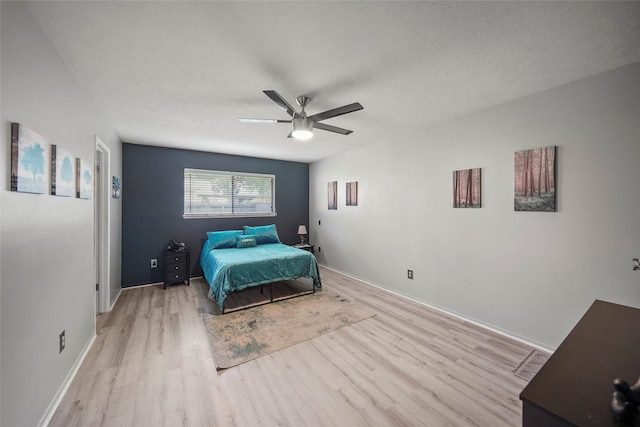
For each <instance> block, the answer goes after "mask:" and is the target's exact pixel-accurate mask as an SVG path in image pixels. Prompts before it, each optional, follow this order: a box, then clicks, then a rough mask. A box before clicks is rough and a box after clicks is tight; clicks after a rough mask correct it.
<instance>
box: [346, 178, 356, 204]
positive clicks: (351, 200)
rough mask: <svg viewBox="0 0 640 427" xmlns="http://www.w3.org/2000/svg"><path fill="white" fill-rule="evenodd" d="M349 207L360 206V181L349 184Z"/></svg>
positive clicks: (347, 191) (347, 193) (347, 192)
mask: <svg viewBox="0 0 640 427" xmlns="http://www.w3.org/2000/svg"><path fill="white" fill-rule="evenodd" d="M346 195H347V202H346V203H347V206H358V181H354V182H347V190H346Z"/></svg>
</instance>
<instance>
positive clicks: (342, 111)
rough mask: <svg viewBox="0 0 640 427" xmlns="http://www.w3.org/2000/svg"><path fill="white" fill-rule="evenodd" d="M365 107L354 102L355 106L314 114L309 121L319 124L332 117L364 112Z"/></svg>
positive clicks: (345, 106) (350, 105)
mask: <svg viewBox="0 0 640 427" xmlns="http://www.w3.org/2000/svg"><path fill="white" fill-rule="evenodd" d="M363 108H364V107H363V106H362V105H360V103H359V102H354V103H353V104H349V105H344V106H342V107H338V108H334V109H333V110H327V111H323V112H322V113H318V114H314V115H313V116H309V119H311V120H313V121H314V122H319V121H320V120H326V119H330V118H331V117H337V116H341V115H343V114H347V113H353V112H354V111H359V110H362V109H363Z"/></svg>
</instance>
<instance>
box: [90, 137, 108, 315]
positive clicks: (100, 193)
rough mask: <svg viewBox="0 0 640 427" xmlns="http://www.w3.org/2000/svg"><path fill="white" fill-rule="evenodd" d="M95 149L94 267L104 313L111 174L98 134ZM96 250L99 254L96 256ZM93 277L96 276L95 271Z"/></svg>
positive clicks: (99, 309)
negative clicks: (95, 212) (95, 240)
mask: <svg viewBox="0 0 640 427" xmlns="http://www.w3.org/2000/svg"><path fill="white" fill-rule="evenodd" d="M95 150H96V160H97V162H96V164H97V166H98V167H99V168H100V172H99V175H98V180H97V181H96V189H97V191H96V195H95V197H96V198H98V197H99V198H100V199H99V200H97V201H98V203H97V206H98V207H94V209H98V208H99V209H100V212H99V215H96V216H94V218H99V220H96V221H95V222H94V227H95V236H99V237H98V239H97V242H94V268H95V269H96V270H97V271H99V272H100V277H99V282H98V283H100V288H99V290H98V313H106V312H108V311H109V310H110V309H111V298H110V295H109V294H110V289H111V238H110V237H111V191H110V190H111V185H110V184H111V183H110V180H109V177H110V176H111V151H110V150H109V147H107V145H106V144H105V143H104V142H102V140H101V139H100V137H98V135H95ZM98 153H99V154H98ZM94 206H96V205H94ZM94 239H95V237H94ZM98 242H99V243H100V250H99V251H96V250H95V246H96V245H97V243H98ZM98 252H99V254H100V256H97V254H98ZM98 258H99V259H98ZM98 266H99V268H98ZM94 277H97V275H96V274H95V271H94ZM96 314H97V313H96Z"/></svg>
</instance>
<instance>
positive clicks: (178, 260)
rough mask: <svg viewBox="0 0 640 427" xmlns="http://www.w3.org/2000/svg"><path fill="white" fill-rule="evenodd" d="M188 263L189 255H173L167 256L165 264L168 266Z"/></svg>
mask: <svg viewBox="0 0 640 427" xmlns="http://www.w3.org/2000/svg"><path fill="white" fill-rule="evenodd" d="M186 261H187V254H178V253H176V254H171V255H167V257H166V259H165V262H166V263H167V264H183V263H185V262H186Z"/></svg>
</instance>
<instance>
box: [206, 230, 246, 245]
mask: <svg viewBox="0 0 640 427" xmlns="http://www.w3.org/2000/svg"><path fill="white" fill-rule="evenodd" d="M241 235H242V230H225V231H209V232H207V237H208V238H209V249H227V248H235V247H237V245H238V243H237V242H236V236H241Z"/></svg>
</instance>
